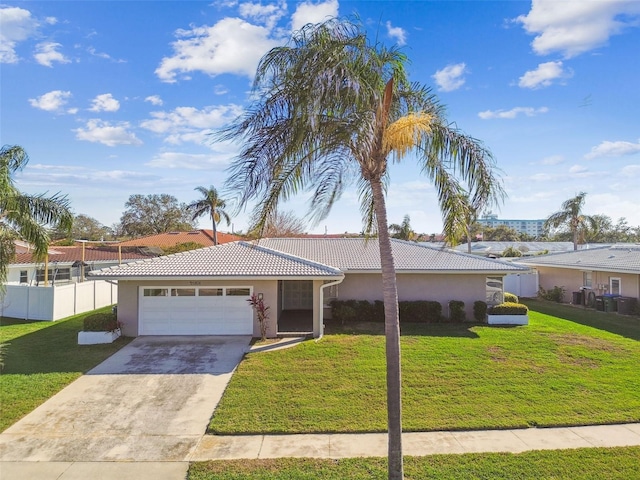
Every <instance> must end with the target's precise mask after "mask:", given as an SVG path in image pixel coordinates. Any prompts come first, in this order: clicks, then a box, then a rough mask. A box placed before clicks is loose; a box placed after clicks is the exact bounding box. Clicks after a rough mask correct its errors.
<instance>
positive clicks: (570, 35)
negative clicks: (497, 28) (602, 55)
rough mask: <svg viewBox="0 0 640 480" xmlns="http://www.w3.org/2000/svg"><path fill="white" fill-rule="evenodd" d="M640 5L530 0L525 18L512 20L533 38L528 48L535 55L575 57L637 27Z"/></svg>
mask: <svg viewBox="0 0 640 480" xmlns="http://www.w3.org/2000/svg"><path fill="white" fill-rule="evenodd" d="M639 15H640V2H637V1H628V0H607V1H575V2H567V1H558V0H533V1H532V4H531V10H530V11H529V13H528V14H527V15H520V16H519V17H518V18H516V19H515V21H516V22H518V23H521V24H522V25H523V27H524V29H525V30H526V31H527V32H528V33H530V34H532V35H536V37H535V38H534V40H533V42H532V43H531V46H532V47H533V50H534V52H536V53H537V54H538V55H547V54H549V53H552V52H561V53H562V54H563V55H564V56H565V58H570V57H574V56H576V55H579V54H581V53H584V52H588V51H589V50H593V49H594V48H597V47H600V46H602V45H605V44H606V43H607V41H608V40H609V37H611V36H612V35H616V34H620V33H622V32H623V31H624V30H625V29H627V28H630V27H635V26H637V25H638V16H639Z"/></svg>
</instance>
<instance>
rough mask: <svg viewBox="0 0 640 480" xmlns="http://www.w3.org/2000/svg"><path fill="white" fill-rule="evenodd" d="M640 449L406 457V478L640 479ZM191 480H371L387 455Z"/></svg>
mask: <svg viewBox="0 0 640 480" xmlns="http://www.w3.org/2000/svg"><path fill="white" fill-rule="evenodd" d="M638 458H640V447H628V448H590V449H577V450H546V451H533V452H524V453H519V454H511V453H479V454H465V455H431V456H428V457H405V459H404V469H405V470H404V473H405V475H404V477H405V479H406V480H418V479H420V480H422V479H425V478H437V479H439V480H460V479H464V480H480V479H483V480H487V479H492V480H494V479H495V480H500V479H503V480H513V479H518V480H545V479H548V480H551V479H553V480H560V479H564V480H600V479H603V478H606V479H608V480H637V479H639V478H640V471H639V470H638ZM188 478H189V480H289V479H294V478H295V479H296V480H343V479H345V478H348V479H350V480H359V479H361V480H371V479H381V480H382V479H386V478H387V460H386V459H384V458H348V459H342V460H316V459H308V458H304V459H303V458H281V459H275V460H236V461H213V462H199V463H193V464H191V467H190V468H189V476H188Z"/></svg>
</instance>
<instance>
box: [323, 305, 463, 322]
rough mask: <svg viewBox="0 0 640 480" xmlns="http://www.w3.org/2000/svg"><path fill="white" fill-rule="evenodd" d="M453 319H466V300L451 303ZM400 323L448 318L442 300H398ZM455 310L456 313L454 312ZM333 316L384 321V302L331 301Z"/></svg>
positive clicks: (435, 320)
mask: <svg viewBox="0 0 640 480" xmlns="http://www.w3.org/2000/svg"><path fill="white" fill-rule="evenodd" d="M449 305H450V306H449V308H450V310H451V319H450V320H451V321H458V322H461V321H464V320H465V312H464V302H458V301H452V302H451V303H450V304H449ZM398 309H399V314H400V323H437V322H444V321H446V320H447V319H446V318H445V317H444V316H443V315H442V305H440V302H435V301H430V300H416V301H412V302H410V301H403V302H398ZM454 312H455V313H454ZM331 317H332V318H333V319H334V320H336V321H339V322H341V323H345V322H350V321H354V320H358V321H370V322H384V303H383V302H381V301H380V300H376V301H375V302H373V303H371V302H368V301H366V300H334V301H333V302H331Z"/></svg>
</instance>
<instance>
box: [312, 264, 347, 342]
mask: <svg viewBox="0 0 640 480" xmlns="http://www.w3.org/2000/svg"><path fill="white" fill-rule="evenodd" d="M343 281H344V275H343V277H342V278H341V279H340V280H336V281H335V282H329V283H325V284H323V285H322V286H320V311H319V313H320V315H319V318H318V321H319V322H320V335H319V336H318V338H316V341H317V340H320V339H321V338H322V337H323V335H324V289H325V288H327V287H333V286H334V285H338V284H339V283H342V282H343Z"/></svg>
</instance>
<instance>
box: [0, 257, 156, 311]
mask: <svg viewBox="0 0 640 480" xmlns="http://www.w3.org/2000/svg"><path fill="white" fill-rule="evenodd" d="M17 247H18V248H17V249H16V252H17V253H16V257H15V259H14V260H13V261H12V262H11V263H10V264H9V266H8V269H7V284H6V287H5V288H6V291H5V292H4V294H2V295H0V316H7V317H13V318H21V319H26V320H59V319H61V318H65V317H68V316H70V315H75V314H78V313H84V312H88V311H90V310H94V309H96V308H100V307H104V306H107V305H112V304H114V303H116V299H117V285H116V284H115V282H110V281H96V280H94V279H92V280H87V279H86V276H87V274H88V273H89V272H90V271H91V270H96V269H98V270H99V269H101V268H105V267H109V266H113V265H118V264H120V263H125V262H130V261H137V260H142V259H147V258H150V255H149V254H145V253H143V252H140V251H139V250H140V249H138V248H128V249H127V248H118V247H96V246H86V245H85V246H84V248H83V246H82V245H80V246H74V247H51V248H49V253H48V255H47V256H46V258H45V259H43V260H41V261H35V259H34V258H33V253H32V249H31V248H30V247H29V246H28V245H17ZM45 272H46V273H45Z"/></svg>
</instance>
